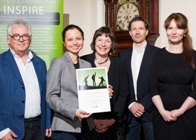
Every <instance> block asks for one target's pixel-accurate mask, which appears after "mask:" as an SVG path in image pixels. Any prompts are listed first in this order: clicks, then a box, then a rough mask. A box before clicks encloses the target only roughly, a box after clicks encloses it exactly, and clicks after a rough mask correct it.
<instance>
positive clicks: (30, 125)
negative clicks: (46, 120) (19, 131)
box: [23, 116, 42, 140]
mask: <svg viewBox="0 0 196 140" xmlns="http://www.w3.org/2000/svg"><path fill="white" fill-rule="evenodd" d="M24 124H25V136H24V138H23V140H42V133H41V119H40V116H38V117H35V118H30V119H25V123H24Z"/></svg>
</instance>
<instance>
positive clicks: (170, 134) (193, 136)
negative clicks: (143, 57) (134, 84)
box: [150, 48, 196, 140]
mask: <svg viewBox="0 0 196 140" xmlns="http://www.w3.org/2000/svg"><path fill="white" fill-rule="evenodd" d="M153 60H154V61H153V65H152V70H151V80H150V91H151V96H155V95H160V97H161V99H162V102H163V105H164V107H165V109H166V110H169V111H170V110H174V109H178V108H180V107H181V105H182V104H183V102H184V101H185V100H186V98H187V97H188V96H191V97H193V98H194V99H196V89H195V84H196V71H195V69H193V68H192V67H191V65H188V64H185V63H184V60H183V58H182V54H173V53H169V52H168V51H167V50H166V49H165V48H164V49H161V50H160V51H158V52H157V54H156V55H155V57H154V59H153ZM194 60H195V62H196V57H195V53H194ZM195 66H196V65H195ZM153 122H154V135H155V140H196V132H195V130H196V107H193V108H192V109H190V110H188V111H187V112H185V113H184V115H182V116H180V117H179V118H178V119H177V121H175V122H171V123H169V122H165V121H164V120H163V118H162V116H161V115H160V114H159V112H158V110H157V109H156V108H155V107H154V112H153Z"/></svg>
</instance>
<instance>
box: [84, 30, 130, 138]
mask: <svg viewBox="0 0 196 140" xmlns="http://www.w3.org/2000/svg"><path fill="white" fill-rule="evenodd" d="M115 46H116V41H115V36H114V34H113V32H112V30H111V29H110V28H109V27H101V28H99V29H97V30H96V31H95V33H94V36H93V40H92V43H91V49H92V50H93V53H92V54H89V55H86V56H83V57H82V58H83V59H85V60H87V61H88V62H90V63H91V65H92V66H93V67H106V68H107V70H108V81H109V85H110V87H111V88H110V89H112V90H113V95H112V98H111V99H110V103H111V112H104V113H96V114H93V118H94V123H95V126H96V127H95V129H94V130H93V131H92V136H93V139H95V140H96V139H97V140H115V139H125V138H124V137H125V134H124V127H123V123H124V121H125V119H126V116H125V110H126V109H127V99H128V95H129V89H128V78H127V72H126V68H125V64H124V62H122V61H121V59H120V58H115V57H113V56H112V55H113V53H114V49H115Z"/></svg>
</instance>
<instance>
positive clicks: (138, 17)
mask: <svg viewBox="0 0 196 140" xmlns="http://www.w3.org/2000/svg"><path fill="white" fill-rule="evenodd" d="M135 21H142V22H144V26H145V27H146V30H148V31H149V30H150V24H149V23H148V21H147V20H146V19H144V18H143V17H141V16H136V17H134V18H133V19H132V20H131V21H130V22H129V26H128V29H129V30H131V25H132V23H133V22H135Z"/></svg>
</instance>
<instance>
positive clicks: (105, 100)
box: [76, 68, 111, 113]
mask: <svg viewBox="0 0 196 140" xmlns="http://www.w3.org/2000/svg"><path fill="white" fill-rule="evenodd" d="M76 76H77V89H78V100H79V108H80V109H81V110H84V111H86V112H88V113H98V112H109V111H111V109H110V98H109V93H108V77H107V69H106V68H85V69H77V70H76Z"/></svg>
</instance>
